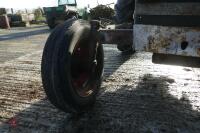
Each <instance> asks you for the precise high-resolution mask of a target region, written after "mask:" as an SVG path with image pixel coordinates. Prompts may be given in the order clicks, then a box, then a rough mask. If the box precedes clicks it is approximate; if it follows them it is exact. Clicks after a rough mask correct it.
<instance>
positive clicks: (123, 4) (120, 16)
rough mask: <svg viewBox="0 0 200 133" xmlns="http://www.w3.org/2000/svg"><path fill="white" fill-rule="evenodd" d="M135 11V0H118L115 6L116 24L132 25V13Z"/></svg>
mask: <svg viewBox="0 0 200 133" xmlns="http://www.w3.org/2000/svg"><path fill="white" fill-rule="evenodd" d="M134 9H135V0H118V1H117V4H116V5H115V11H116V22H117V23H118V24H121V23H126V22H131V23H133V13H134Z"/></svg>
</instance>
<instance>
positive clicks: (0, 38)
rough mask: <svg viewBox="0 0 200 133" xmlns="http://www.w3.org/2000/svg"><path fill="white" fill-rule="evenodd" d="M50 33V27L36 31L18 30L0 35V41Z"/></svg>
mask: <svg viewBox="0 0 200 133" xmlns="http://www.w3.org/2000/svg"><path fill="white" fill-rule="evenodd" d="M45 33H50V30H49V29H48V28H45V29H38V30H34V31H25V32H18V33H10V34H6V35H0V41H6V40H13V39H19V38H24V37H29V36H34V35H39V34H45Z"/></svg>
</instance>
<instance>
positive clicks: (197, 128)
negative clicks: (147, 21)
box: [0, 26, 200, 133]
mask: <svg viewBox="0 0 200 133" xmlns="http://www.w3.org/2000/svg"><path fill="white" fill-rule="evenodd" d="M49 33H50V31H49V30H48V28H47V27H46V26H39V27H31V28H15V29H11V30H10V31H6V30H0V133H51V132H52V133H90V132H91V133H104V132H106V133H199V132H200V69H197V68H189V67H180V66H168V65H156V64H152V63H151V56H152V55H151V54H149V53H136V54H134V55H123V54H121V53H120V52H119V51H117V49H116V47H115V46H113V45H104V50H105V73H104V80H103V84H102V87H101V91H100V94H99V96H98V97H97V102H96V104H95V106H94V108H93V109H92V110H91V111H89V112H87V113H85V114H82V115H81V116H72V115H71V114H66V113H63V112H61V111H59V110H57V109H56V108H55V107H54V106H52V105H51V104H50V103H49V101H48V100H47V99H46V96H45V94H44V91H43V88H42V83H41V76H40V63H41V55H42V50H43V47H44V44H45V41H46V39H47V37H48V35H49Z"/></svg>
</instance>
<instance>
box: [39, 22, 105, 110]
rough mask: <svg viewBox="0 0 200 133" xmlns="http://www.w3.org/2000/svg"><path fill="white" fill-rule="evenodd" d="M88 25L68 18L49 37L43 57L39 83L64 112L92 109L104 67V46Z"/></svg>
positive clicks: (55, 104)
mask: <svg viewBox="0 0 200 133" xmlns="http://www.w3.org/2000/svg"><path fill="white" fill-rule="evenodd" d="M91 32H92V30H91V26H90V24H89V23H88V22H86V21H83V20H77V19H70V20H68V21H66V22H65V23H64V24H60V25H58V26H57V27H56V28H55V29H54V31H53V32H52V33H51V35H50V36H49V38H48V40H47V42H46V45H45V48H44V52H43V57H42V81H43V86H44V90H45V92H46V94H47V97H48V99H49V100H50V102H51V103H52V104H53V105H54V106H56V107H57V108H59V109H61V110H62V111H64V112H72V113H78V112H82V111H85V110H87V109H89V108H90V107H92V105H93V104H94V102H95V99H96V96H97V93H98V91H99V88H100V85H101V80H102V74H103V64H104V54H103V46H102V45H101V44H98V42H97V38H96V35H94V34H91Z"/></svg>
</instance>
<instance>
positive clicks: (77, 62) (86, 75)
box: [71, 40, 97, 97]
mask: <svg viewBox="0 0 200 133" xmlns="http://www.w3.org/2000/svg"><path fill="white" fill-rule="evenodd" d="M89 53H90V49H89V45H88V44H87V41H83V40H82V41H81V43H80V41H79V42H78V43H77V44H76V46H75V48H74V50H73V53H72V63H71V77H72V80H71V82H72V86H73V89H74V90H75V91H76V93H77V94H78V95H79V96H80V97H88V96H90V95H92V94H93V93H94V91H95V89H96V87H97V85H96V80H95V78H96V77H94V76H93V75H96V69H97V64H96V65H92V63H91V62H90V63H89V61H88V57H89ZM91 70H93V72H91Z"/></svg>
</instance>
